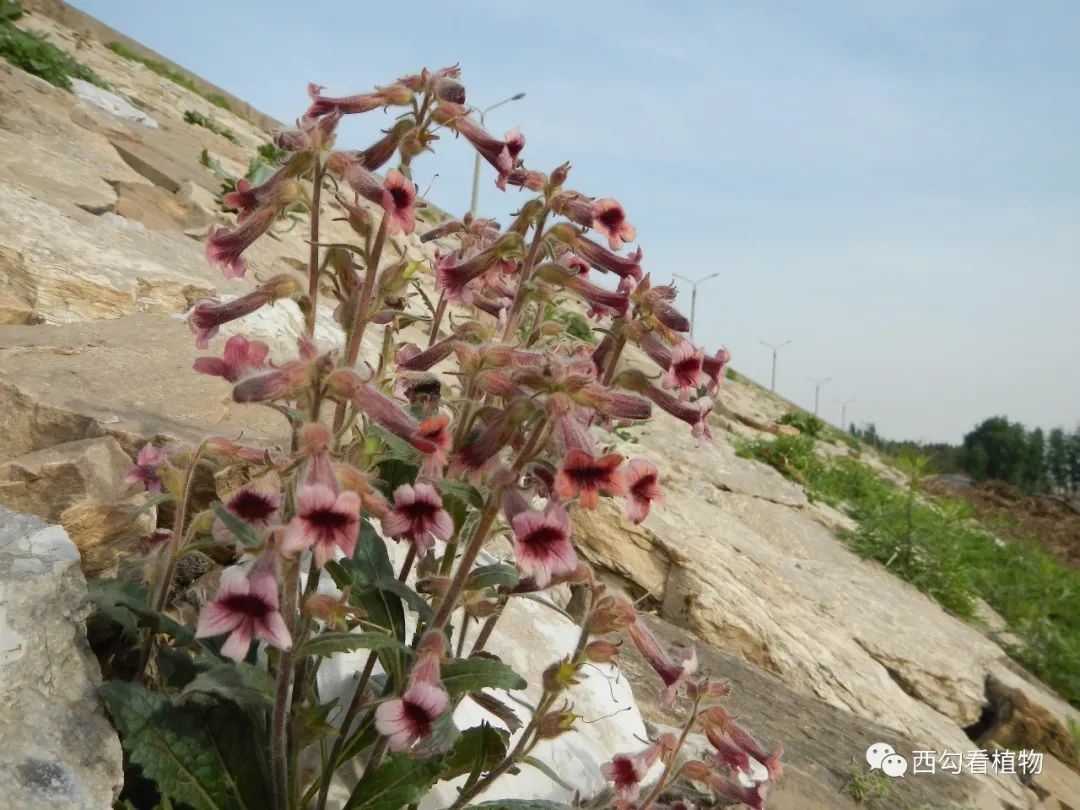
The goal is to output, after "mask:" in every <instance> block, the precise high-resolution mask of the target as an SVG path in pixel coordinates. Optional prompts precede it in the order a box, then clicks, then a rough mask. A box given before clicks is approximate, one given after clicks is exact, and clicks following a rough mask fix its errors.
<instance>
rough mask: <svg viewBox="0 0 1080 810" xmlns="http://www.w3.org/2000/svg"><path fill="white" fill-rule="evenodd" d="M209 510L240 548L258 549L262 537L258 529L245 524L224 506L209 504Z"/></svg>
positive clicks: (215, 503) (221, 504) (217, 503)
mask: <svg viewBox="0 0 1080 810" xmlns="http://www.w3.org/2000/svg"><path fill="white" fill-rule="evenodd" d="M210 508H211V509H213V510H214V514H215V515H217V516H218V517H219V518H220V519H221V522H222V523H224V524H225V526H226V528H228V530H229V531H230V532H232V533H233V536H234V537H235V538H236V539H237V540H238V541H240V544H241V545H242V546H244V547H246V548H258V547H259V546H261V545H262V544H263V539H262V535H261V534H259V531H258V529H256V528H255V527H254V526H252V525H250V524H248V523H245V522H244V521H242V520H241V519H240V518H238V517H237V516H236V515H234V514H233V513H232V512H230V511H229V510H228V509H226V508H225V504H223V503H220V502H217V501H215V502H214V503H212V504H210Z"/></svg>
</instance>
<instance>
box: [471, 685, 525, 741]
mask: <svg viewBox="0 0 1080 810" xmlns="http://www.w3.org/2000/svg"><path fill="white" fill-rule="evenodd" d="M469 700H471V701H472V702H473V703H475V704H476V705H477V706H479V707H480V708H481V709H483V710H484V711H486V712H488V713H490V714H492V715H494V716H495V717H497V718H498V719H499V720H501V721H502V722H503V724H504V725H505V726H506V727H507V728H508V729H510V733H511V734H513V733H514V732H515V731H517V730H518V729H519V728H521V726H522V722H521V718H520V717H518V716H517V714H515V713H514V710H513V709H511V708H510V707H509V706H507V705H506V704H505V703H503V702H502V701H501V700H499V699H498V698H497V697H495V696H494V695H491V694H488V693H487V692H473V693H471V694H470V695H469Z"/></svg>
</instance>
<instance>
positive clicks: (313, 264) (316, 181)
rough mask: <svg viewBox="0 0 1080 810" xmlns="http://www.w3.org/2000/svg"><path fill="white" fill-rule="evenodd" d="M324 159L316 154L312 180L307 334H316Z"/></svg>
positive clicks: (312, 335)
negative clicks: (309, 304)
mask: <svg viewBox="0 0 1080 810" xmlns="http://www.w3.org/2000/svg"><path fill="white" fill-rule="evenodd" d="M322 171H323V169H322V160H321V159H320V157H319V155H317V154H316V155H315V171H314V174H313V175H312V178H311V182H312V184H313V188H312V190H311V253H310V255H309V257H308V299H309V300H310V301H311V310H310V311H309V312H308V313H307V317H306V318H305V321H306V323H305V324H304V331H305V334H307V336H308V337H309V338H310V337H314V335H315V305H316V304H317V303H318V300H319V213H320V211H319V209H320V208H321V206H322V181H323V175H322Z"/></svg>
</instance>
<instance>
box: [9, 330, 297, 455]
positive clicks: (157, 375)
mask: <svg viewBox="0 0 1080 810" xmlns="http://www.w3.org/2000/svg"><path fill="white" fill-rule="evenodd" d="M214 345H215V349H216V351H218V352H220V345H221V344H220V341H217V342H215V344H214ZM199 354H201V352H198V351H197V350H196V349H195V347H194V346H193V341H192V339H191V334H190V332H189V331H188V329H187V326H186V325H185V324H184V323H182V322H181V321H179V320H177V319H174V318H169V317H166V316H163V315H151V314H139V315H130V316H127V317H123V318H117V319H115V320H111V321H91V322H85V323H70V324H65V325H62V326H2V327H0V460H10V459H12V458H15V457H17V456H21V455H23V454H25V453H31V452H34V451H36V450H41V449H44V448H47V447H51V446H53V445H56V444H60V443H62V442H69V441H75V440H78V439H87V438H93V437H97V436H103V435H109V436H113V437H114V438H116V439H117V441H119V443H120V446H121V447H122V448H123V450H124V452H125V453H127V454H128V455H129V456H132V457H134V456H135V454H136V453H137V452H138V450H139V448H140V447H141V446H142V444H144V443H145V442H146V441H148V440H150V439H153V438H155V437H160V438H161V439H175V440H178V441H182V442H186V443H188V444H195V443H198V442H199V441H201V440H202V439H203V438H205V437H206V436H209V435H222V436H227V437H229V438H232V439H235V438H236V437H238V436H239V435H240V434H241V433H243V435H244V437H245V441H249V442H251V443H254V444H258V445H260V446H267V447H272V446H274V445H275V444H278V443H284V442H286V441H287V438H288V428H287V425H286V423H285V421H284V420H283V419H282V418H281V417H280V416H278V415H277V414H275V413H273V412H271V411H269V410H268V409H265V408H260V407H258V406H254V405H237V404H236V403H234V402H233V401H232V396H231V389H230V386H229V384H228V383H227V382H225V381H224V380H222V379H220V378H218V377H209V376H207V375H205V374H198V373H196V372H194V371H192V368H191V366H192V363H193V362H194V359H195V357H197V356H198V355H199Z"/></svg>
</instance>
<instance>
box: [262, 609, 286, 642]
mask: <svg viewBox="0 0 1080 810" xmlns="http://www.w3.org/2000/svg"><path fill="white" fill-rule="evenodd" d="M255 634H256V635H257V636H258V637H259V638H261V639H262V640H263V641H265V642H266V643H267V644H269V645H271V646H273V647H277V648H278V649H279V650H288V649H290V648H291V647H292V635H290V633H289V628H288V627H286V626H285V619H284V618H283V617H282V615H281V614H280V613H278V612H277V611H276V610H275V611H274V612H273V613H268V614H266V615H265V616H263V617H262V619H259V620H257V621H256V622H255Z"/></svg>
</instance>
